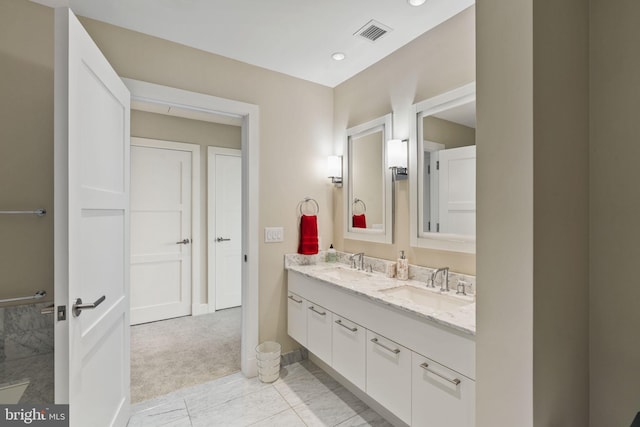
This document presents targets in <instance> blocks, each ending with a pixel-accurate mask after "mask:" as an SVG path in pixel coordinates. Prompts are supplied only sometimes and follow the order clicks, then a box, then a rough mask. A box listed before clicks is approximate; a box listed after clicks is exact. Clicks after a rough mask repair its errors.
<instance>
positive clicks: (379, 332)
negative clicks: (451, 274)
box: [286, 262, 475, 427]
mask: <svg viewBox="0 0 640 427" xmlns="http://www.w3.org/2000/svg"><path fill="white" fill-rule="evenodd" d="M286 268H287V270H288V300H287V303H288V333H289V335H290V336H291V337H292V338H293V339H295V340H296V341H297V342H299V343H300V344H301V345H303V346H304V347H306V348H307V349H308V350H309V351H310V352H311V353H313V354H314V355H315V356H316V357H318V358H319V359H320V360H322V361H323V362H324V363H326V364H327V365H329V366H330V367H331V368H333V369H334V370H335V371H336V372H338V373H339V374H340V375H341V376H343V377H344V378H346V379H347V380H348V381H349V382H351V383H352V384H353V385H355V386H356V387H358V388H359V389H360V390H362V391H363V392H364V393H366V394H367V395H368V396H370V397H371V398H373V399H374V400H375V401H377V402H378V403H379V404H380V405H382V406H383V407H385V408H386V409H387V410H389V411H390V412H391V413H393V414H394V415H395V416H396V417H398V418H399V419H400V420H402V421H403V422H405V423H406V424H408V425H412V426H451V427H457V426H460V427H462V426H465V427H467V426H473V425H474V418H475V413H474V411H475V301H474V298H473V296H463V295H456V292H455V286H452V288H453V289H454V290H453V291H450V292H445V293H442V292H440V289H439V286H438V287H437V288H431V289H429V288H427V287H426V285H425V283H424V282H418V281H413V280H409V281H399V280H396V279H390V278H387V277H386V276H385V275H383V274H381V273H376V272H373V273H366V272H364V271H358V270H354V269H351V268H349V266H348V265H345V264H341V263H331V264H329V263H323V262H318V263H315V264H312V265H296V264H295V263H287V265H286Z"/></svg>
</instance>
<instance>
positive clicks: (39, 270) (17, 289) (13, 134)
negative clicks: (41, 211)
mask: <svg viewBox="0 0 640 427" xmlns="http://www.w3.org/2000/svg"><path fill="white" fill-rule="evenodd" d="M52 35H53V11H52V10H51V9H48V8H45V7H42V6H38V5H36V4H34V3H31V2H25V1H15V0H12V1H2V2H0V75H1V76H2V78H1V79H0V94H2V102H0V210H23V209H24V210H32V209H36V208H45V209H46V210H47V215H46V216H44V217H42V218H39V217H36V216H31V215H29V216H24V215H20V216H0V238H1V239H2V245H0V272H2V274H1V275H0V299H1V298H13V297H18V296H26V295H33V293H35V291H36V290H40V289H42V290H45V291H47V293H48V295H47V297H46V301H52V300H53V214H54V212H53V38H52ZM40 301H45V300H40Z"/></svg>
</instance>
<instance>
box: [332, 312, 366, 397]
mask: <svg viewBox="0 0 640 427" xmlns="http://www.w3.org/2000/svg"><path fill="white" fill-rule="evenodd" d="M332 335H333V337H332V341H333V346H332V360H333V365H332V366H333V369H335V370H336V371H338V373H339V374H340V375H342V376H343V377H345V378H346V379H348V380H349V381H350V382H352V383H353V384H355V385H356V386H358V388H360V389H361V390H364V389H365V375H366V368H365V367H366V359H365V352H366V338H367V331H366V329H365V328H363V327H362V326H360V325H358V324H356V323H353V322H352V321H350V320H349V319H346V318H344V317H341V316H338V315H337V314H334V315H333V334H332Z"/></svg>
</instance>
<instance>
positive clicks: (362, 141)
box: [344, 114, 393, 243]
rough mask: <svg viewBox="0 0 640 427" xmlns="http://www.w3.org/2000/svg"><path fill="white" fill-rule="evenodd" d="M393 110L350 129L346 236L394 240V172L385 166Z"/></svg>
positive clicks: (383, 241)
mask: <svg viewBox="0 0 640 427" xmlns="http://www.w3.org/2000/svg"><path fill="white" fill-rule="evenodd" d="M390 138H391V114H387V115H385V116H383V117H380V118H378V119H375V120H371V121H369V122H366V123H363V124H361V125H358V126H354V127H352V128H349V129H347V135H346V142H345V144H346V145H345V150H344V152H345V153H346V157H347V158H346V159H345V171H344V185H345V188H346V191H344V213H345V217H344V224H345V228H344V234H345V236H344V237H345V238H346V239H353V240H365V241H369V242H379V243H391V242H392V241H393V236H392V231H393V226H392V225H393V221H392V199H391V172H390V171H389V169H388V168H386V142H387V140H389V139H390Z"/></svg>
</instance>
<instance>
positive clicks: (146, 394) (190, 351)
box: [131, 307, 242, 404]
mask: <svg viewBox="0 0 640 427" xmlns="http://www.w3.org/2000/svg"><path fill="white" fill-rule="evenodd" d="M241 317H242V310H241V308H240V307H236V308H228V309H226V310H219V311H216V312H215V313H210V314H203V315H201V316H187V317H178V318H175V319H169V320H161V321H158V322H152V323H144V324H141V325H135V326H132V327H131V402H132V403H134V404H135V403H137V402H141V401H143V400H148V399H152V398H154V397H157V396H163V395H165V394H167V393H171V392H173V391H175V390H178V389H181V388H185V387H191V386H194V385H196V384H201V383H204V382H207V381H211V380H214V379H216V378H220V377H223V376H226V375H229V374H232V373H234V372H238V371H239V370H240V341H241V337H242V330H241Z"/></svg>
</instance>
